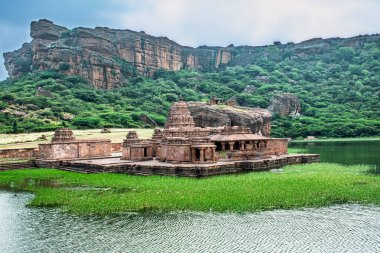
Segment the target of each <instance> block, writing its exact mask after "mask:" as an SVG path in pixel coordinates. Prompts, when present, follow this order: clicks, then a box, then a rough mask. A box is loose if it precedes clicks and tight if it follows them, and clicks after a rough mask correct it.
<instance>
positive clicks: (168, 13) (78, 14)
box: [0, 0, 380, 80]
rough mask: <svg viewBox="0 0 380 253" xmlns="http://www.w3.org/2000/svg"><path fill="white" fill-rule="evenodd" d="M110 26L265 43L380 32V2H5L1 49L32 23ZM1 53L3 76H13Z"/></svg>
mask: <svg viewBox="0 0 380 253" xmlns="http://www.w3.org/2000/svg"><path fill="white" fill-rule="evenodd" d="M42 18H46V19H49V20H51V21H53V22H54V23H56V24H59V25H63V26H66V27H68V28H74V27H78V26H82V27H96V26H107V27H111V28H118V29H131V30H136V31H145V32H146V33H148V34H151V35H155V36H166V37H169V38H170V39H172V40H174V41H176V42H178V43H179V44H182V45H187V46H193V47H197V46H200V45H210V46H227V45H229V44H234V45H252V46H254V45H266V44H271V43H272V42H273V41H275V40H280V41H281V42H284V43H285V42H289V41H293V42H300V41H303V40H307V39H310V38H315V37H323V38H329V37H350V36H356V35H360V34H373V33H380V0H108V1H107V0H33V1H32V0H10V1H6V0H0V53H1V56H2V54H3V53H4V52H9V51H13V50H15V49H18V48H20V47H21V45H22V43H23V42H29V41H30V40H31V38H30V36H29V32H30V28H29V25H30V22H31V21H33V20H38V19H42ZM3 61H4V59H3V58H2V57H0V80H2V79H5V78H6V77H7V73H6V71H5V68H4V64H3Z"/></svg>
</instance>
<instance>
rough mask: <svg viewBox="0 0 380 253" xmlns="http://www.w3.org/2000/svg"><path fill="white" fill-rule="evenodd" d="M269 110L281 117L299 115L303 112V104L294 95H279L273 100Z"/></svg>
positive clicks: (274, 96)
mask: <svg viewBox="0 0 380 253" xmlns="http://www.w3.org/2000/svg"><path fill="white" fill-rule="evenodd" d="M268 110H269V111H270V112H272V113H273V114H279V115H281V116H287V115H289V114H293V115H297V114H299V113H300V112H301V103H300V101H299V99H298V97H297V96H296V95H294V94H290V93H277V94H275V95H273V97H272V98H271V101H270V104H269V106H268Z"/></svg>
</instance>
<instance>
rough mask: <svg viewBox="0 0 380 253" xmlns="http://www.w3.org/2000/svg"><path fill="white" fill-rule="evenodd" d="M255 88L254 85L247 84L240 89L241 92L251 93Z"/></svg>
mask: <svg viewBox="0 0 380 253" xmlns="http://www.w3.org/2000/svg"><path fill="white" fill-rule="evenodd" d="M256 89H257V88H256V87H255V86H253V85H247V86H245V88H244V90H243V91H242V93H248V94H252V93H255V91H256Z"/></svg>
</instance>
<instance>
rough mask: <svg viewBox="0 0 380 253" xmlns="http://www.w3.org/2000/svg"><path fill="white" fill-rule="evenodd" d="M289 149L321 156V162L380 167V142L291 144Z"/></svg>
mask: <svg viewBox="0 0 380 253" xmlns="http://www.w3.org/2000/svg"><path fill="white" fill-rule="evenodd" d="M289 148H299V149H304V150H305V151H306V152H307V153H313V154H320V155H321V162H330V163H341V164H348V165H352V164H370V165H377V166H380V140H374V141H369V140H366V141H334V142H332V141H331V142H327V141H326V142H322V141H321V142H298V143H297V142H290V143H289Z"/></svg>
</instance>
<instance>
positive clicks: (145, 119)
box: [140, 113, 157, 127]
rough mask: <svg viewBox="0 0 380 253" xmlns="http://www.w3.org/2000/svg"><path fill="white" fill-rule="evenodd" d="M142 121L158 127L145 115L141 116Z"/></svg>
mask: <svg viewBox="0 0 380 253" xmlns="http://www.w3.org/2000/svg"><path fill="white" fill-rule="evenodd" d="M140 120H141V121H142V122H144V123H145V124H148V125H151V126H152V127H157V123H156V121H154V120H153V119H152V118H151V117H149V116H148V115H146V114H144V113H143V114H141V115H140Z"/></svg>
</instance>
